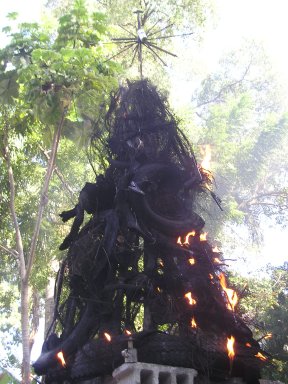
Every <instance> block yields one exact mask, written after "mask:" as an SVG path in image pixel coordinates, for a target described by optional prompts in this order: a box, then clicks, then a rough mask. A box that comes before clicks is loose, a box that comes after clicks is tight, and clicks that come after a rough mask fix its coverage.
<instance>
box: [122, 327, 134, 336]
mask: <svg viewBox="0 0 288 384" xmlns="http://www.w3.org/2000/svg"><path fill="white" fill-rule="evenodd" d="M124 332H125V333H126V335H127V336H131V335H132V332H130V331H128V329H125V331H124Z"/></svg>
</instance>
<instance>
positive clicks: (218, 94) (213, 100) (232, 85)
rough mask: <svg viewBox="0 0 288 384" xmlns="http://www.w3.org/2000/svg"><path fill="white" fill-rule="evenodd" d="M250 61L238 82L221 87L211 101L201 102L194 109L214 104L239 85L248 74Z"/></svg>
mask: <svg viewBox="0 0 288 384" xmlns="http://www.w3.org/2000/svg"><path fill="white" fill-rule="evenodd" d="M251 63H252V62H251V61H250V63H249V64H248V66H247V68H246V70H245V72H244V73H243V75H242V77H241V78H240V79H238V80H235V81H234V82H233V83H230V84H227V85H225V86H223V87H222V88H221V89H220V90H219V91H218V93H217V94H216V96H215V97H213V98H212V99H210V100H206V101H203V102H202V103H200V104H197V105H196V107H195V109H196V108H200V107H203V106H204V105H207V104H211V103H215V102H216V101H217V100H219V98H220V97H221V96H222V94H223V93H224V92H226V91H227V90H228V89H233V87H235V86H236V85H238V84H241V83H242V81H243V80H244V79H245V77H246V76H247V73H248V72H249V69H250V66H251Z"/></svg>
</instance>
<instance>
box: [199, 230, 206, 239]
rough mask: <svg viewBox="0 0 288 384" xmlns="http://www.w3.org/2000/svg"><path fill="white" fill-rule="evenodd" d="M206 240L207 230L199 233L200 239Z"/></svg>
mask: <svg viewBox="0 0 288 384" xmlns="http://www.w3.org/2000/svg"><path fill="white" fill-rule="evenodd" d="M206 240H207V232H204V233H201V235H200V241H206Z"/></svg>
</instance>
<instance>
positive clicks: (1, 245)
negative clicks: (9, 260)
mask: <svg viewBox="0 0 288 384" xmlns="http://www.w3.org/2000/svg"><path fill="white" fill-rule="evenodd" d="M0 248H2V249H4V251H5V252H7V253H9V254H10V255H11V256H13V257H15V258H16V259H17V260H19V255H18V252H17V251H15V249H12V248H9V247H6V246H5V245H3V244H0Z"/></svg>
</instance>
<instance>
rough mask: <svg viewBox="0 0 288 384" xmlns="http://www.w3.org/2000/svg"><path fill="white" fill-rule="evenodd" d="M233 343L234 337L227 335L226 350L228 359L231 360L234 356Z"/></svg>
mask: <svg viewBox="0 0 288 384" xmlns="http://www.w3.org/2000/svg"><path fill="white" fill-rule="evenodd" d="M234 343H235V338H234V337H233V336H231V337H227V351H228V357H229V359H230V361H232V360H233V359H234V357H235V352H234Z"/></svg>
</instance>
